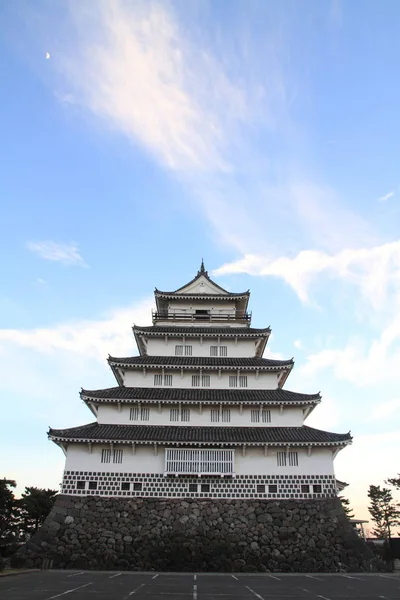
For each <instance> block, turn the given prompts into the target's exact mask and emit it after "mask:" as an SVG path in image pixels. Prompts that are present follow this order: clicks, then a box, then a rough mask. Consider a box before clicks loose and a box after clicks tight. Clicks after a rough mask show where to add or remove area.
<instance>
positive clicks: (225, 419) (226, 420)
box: [221, 408, 231, 423]
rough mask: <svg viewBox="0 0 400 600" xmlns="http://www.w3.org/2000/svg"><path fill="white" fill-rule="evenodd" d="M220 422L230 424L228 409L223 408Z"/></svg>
mask: <svg viewBox="0 0 400 600" xmlns="http://www.w3.org/2000/svg"><path fill="white" fill-rule="evenodd" d="M221 413H222V415H221V416H222V422H223V423H230V422H231V410H230V408H223V409H222V411H221Z"/></svg>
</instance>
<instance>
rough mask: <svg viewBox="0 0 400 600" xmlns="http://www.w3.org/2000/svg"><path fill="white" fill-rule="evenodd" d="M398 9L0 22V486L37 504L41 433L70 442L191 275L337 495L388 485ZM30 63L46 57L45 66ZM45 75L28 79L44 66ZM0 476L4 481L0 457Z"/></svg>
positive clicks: (85, 11) (13, 16)
mask: <svg viewBox="0 0 400 600" xmlns="http://www.w3.org/2000/svg"><path fill="white" fill-rule="evenodd" d="M399 17H400V8H399V5H398V3H397V2H395V1H393V2H391V1H389V0H387V1H386V2H385V3H383V4H382V3H377V2H376V1H374V2H370V1H368V0H364V1H363V2H362V3H361V2H347V3H345V2H341V1H335V0H332V1H328V0H326V1H323V0H305V1H304V2H302V3H299V2H296V1H289V0H285V1H283V2H282V0H279V1H278V0H277V1H272V0H271V1H266V0H265V1H251V0H248V1H247V2H240V1H234V0H229V2H228V0H214V1H213V2H211V1H210V2H207V1H206V0H202V1H201V2H200V1H199V2H197V1H195V0H191V1H188V0H185V1H183V0H182V1H172V2H167V1H163V2H161V1H153V2H145V1H143V2H137V1H125V2H123V1H113V2H111V1H108V2H105V1H103V0H97V1H96V2H85V1H81V2H79V3H77V2H57V3H54V2H50V1H48V2H45V1H43V0H38V1H37V2H35V3H32V2H29V1H26V2H24V1H22V0H13V1H12V2H11V1H9V2H3V3H1V6H0V40H1V41H0V70H1V72H2V74H3V75H2V84H3V85H2V110H1V111H0V131H1V138H2V143H1V146H0V153H1V156H0V171H1V176H0V198H1V203H2V211H1V219H0V234H1V235H0V270H1V274H2V286H1V289H0V309H1V310H0V319H1V322H0V357H1V361H0V393H1V398H2V415H3V427H2V436H1V440H0V445H1V448H0V451H1V456H3V468H2V474H4V475H6V476H10V477H13V478H15V479H17V480H18V483H19V485H20V487H23V486H25V485H40V486H52V487H57V485H58V483H59V481H60V478H61V473H62V468H63V456H62V453H61V451H60V450H59V449H58V448H57V447H56V446H54V445H53V444H51V443H50V442H48V441H47V439H46V430H47V427H48V426H49V425H51V426H53V427H63V426H65V427H67V426H72V425H77V424H80V423H84V422H89V421H90V420H91V415H90V414H89V413H88V411H87V409H86V408H85V407H84V406H83V405H82V404H81V402H80V399H79V396H78V393H79V390H80V387H81V386H83V387H85V388H97V387H102V386H104V387H106V386H110V385H113V384H114V381H113V377H112V375H111V372H110V371H109V369H108V367H107V365H106V362H105V359H106V357H107V355H108V353H111V354H114V355H124V354H130V353H132V354H133V353H135V352H136V349H135V347H134V343H133V339H132V335H131V331H130V326H131V324H132V323H133V322H136V323H138V324H146V323H149V322H150V310H151V307H152V292H153V289H154V286H157V287H158V288H160V289H174V288H177V287H179V286H180V285H182V284H183V283H185V282H186V281H187V280H189V279H190V278H191V277H193V275H194V274H195V273H196V271H197V269H198V267H199V264H200V260H201V258H202V257H204V259H205V262H206V267H207V268H208V270H209V272H210V273H213V277H215V279H216V281H217V282H218V283H220V284H221V285H223V286H224V287H227V288H229V289H231V290H233V291H242V290H244V289H247V288H250V289H251V291H252V299H251V308H252V310H253V325H254V326H266V325H271V326H272V329H273V337H272V340H271V342H270V344H269V350H268V353H269V354H271V353H272V354H273V355H279V356H281V357H283V358H290V357H291V356H294V357H295V359H296V368H295V371H294V372H293V373H292V375H291V376H290V379H289V381H288V383H287V384H286V387H287V388H288V389H297V390H299V391H305V392H315V391H318V390H321V392H322V394H323V404H322V405H321V406H320V407H318V408H317V409H316V410H315V411H314V414H313V415H312V417H311V418H310V419H309V421H308V422H309V424H310V425H315V426H317V427H321V428H326V429H331V430H333V431H338V432H342V431H348V430H351V431H352V433H353V435H354V444H353V446H352V447H351V448H349V449H346V450H344V451H343V452H342V453H340V454H339V456H338V458H337V459H336V470H337V476H338V477H339V478H340V479H343V480H345V481H347V482H349V483H350V486H349V488H347V495H348V496H349V497H350V499H351V501H352V503H353V506H354V508H355V509H356V512H357V515H358V516H360V517H366V516H367V512H366V508H365V506H366V503H367V497H366V493H367V488H368V485H369V484H370V483H374V484H381V483H382V482H383V480H384V479H385V478H387V477H393V476H395V475H396V473H397V472H398V470H399V468H400V466H399V463H398V456H399V451H400V393H399V391H398V388H399V383H400V367H399V365H400V345H399V340H400V318H399V314H400V187H399V183H400V178H399V173H398V156H399V155H400V147H399V146H400V135H399V132H400V119H399V117H398V106H399V96H400V80H399V77H398V68H397V65H398V59H399V54H400V38H399V37H398V27H397V24H398V19H399ZM47 53H48V54H49V55H50V57H49V58H46V55H47ZM47 56H48V55H47ZM5 456H7V459H6V460H4V457H5Z"/></svg>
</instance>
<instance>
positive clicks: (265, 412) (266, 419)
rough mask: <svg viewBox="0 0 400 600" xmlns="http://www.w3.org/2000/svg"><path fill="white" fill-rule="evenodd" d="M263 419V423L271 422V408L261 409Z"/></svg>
mask: <svg viewBox="0 0 400 600" xmlns="http://www.w3.org/2000/svg"><path fill="white" fill-rule="evenodd" d="M261 420H262V422H263V423H271V411H270V410H262V411H261Z"/></svg>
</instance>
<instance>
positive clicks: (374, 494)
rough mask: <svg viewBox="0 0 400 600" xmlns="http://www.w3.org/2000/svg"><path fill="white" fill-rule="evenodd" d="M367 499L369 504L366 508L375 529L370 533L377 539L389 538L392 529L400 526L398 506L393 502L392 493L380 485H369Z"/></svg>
mask: <svg viewBox="0 0 400 600" xmlns="http://www.w3.org/2000/svg"><path fill="white" fill-rule="evenodd" d="M368 498H369V499H370V500H371V504H370V506H369V507H368V510H369V513H370V515H371V519H372V521H374V523H375V528H374V529H373V530H372V533H373V534H374V535H375V537H377V538H383V539H387V538H390V537H391V532H392V528H393V527H394V526H396V525H399V524H400V510H399V505H398V504H396V503H395V502H394V501H393V496H392V492H391V491H390V490H389V489H388V488H382V489H381V486H380V485H370V486H369V490H368Z"/></svg>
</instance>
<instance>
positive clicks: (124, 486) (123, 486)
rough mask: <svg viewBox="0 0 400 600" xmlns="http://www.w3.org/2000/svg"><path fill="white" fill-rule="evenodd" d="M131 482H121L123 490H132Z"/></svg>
mask: <svg viewBox="0 0 400 600" xmlns="http://www.w3.org/2000/svg"><path fill="white" fill-rule="evenodd" d="M130 487H131V484H130V483H129V482H128V481H123V482H122V483H121V490H123V491H125V492H127V491H129V490H130Z"/></svg>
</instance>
